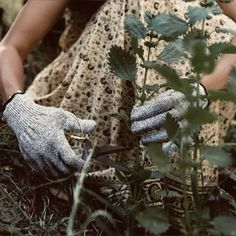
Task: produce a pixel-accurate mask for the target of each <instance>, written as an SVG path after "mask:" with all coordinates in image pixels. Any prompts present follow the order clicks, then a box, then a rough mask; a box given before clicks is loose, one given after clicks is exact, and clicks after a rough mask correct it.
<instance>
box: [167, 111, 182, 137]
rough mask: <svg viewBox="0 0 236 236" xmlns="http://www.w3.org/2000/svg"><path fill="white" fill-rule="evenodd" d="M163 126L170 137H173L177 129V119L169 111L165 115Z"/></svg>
mask: <svg viewBox="0 0 236 236" xmlns="http://www.w3.org/2000/svg"><path fill="white" fill-rule="evenodd" d="M165 128H166V131H167V134H168V137H169V138H170V139H173V138H174V137H175V135H176V134H177V132H178V130H179V125H178V123H177V121H176V120H175V118H173V117H172V116H171V115H170V114H169V113H167V115H166V123H165Z"/></svg>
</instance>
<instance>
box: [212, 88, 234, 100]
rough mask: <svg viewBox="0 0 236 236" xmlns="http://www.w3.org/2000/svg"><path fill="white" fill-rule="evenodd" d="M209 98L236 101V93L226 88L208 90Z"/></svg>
mask: <svg viewBox="0 0 236 236" xmlns="http://www.w3.org/2000/svg"><path fill="white" fill-rule="evenodd" d="M208 98H209V99H210V100H211V101H216V100H220V101H232V102H236V95H235V94H234V93H232V92H228V91H225V90H215V91H208Z"/></svg>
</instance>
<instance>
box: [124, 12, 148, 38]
mask: <svg viewBox="0 0 236 236" xmlns="http://www.w3.org/2000/svg"><path fill="white" fill-rule="evenodd" d="M125 28H126V29H127V30H128V32H129V34H130V35H131V36H133V37H136V38H139V39H144V38H145V37H146V34H147V30H146V28H145V26H144V25H143V23H142V22H141V21H140V20H139V19H138V17H136V16H135V15H126V17H125Z"/></svg>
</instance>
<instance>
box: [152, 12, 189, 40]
mask: <svg viewBox="0 0 236 236" xmlns="http://www.w3.org/2000/svg"><path fill="white" fill-rule="evenodd" d="M149 27H150V28H151V29H152V30H154V31H156V32H157V33H158V34H160V35H162V36H164V37H177V36H179V35H182V34H184V33H186V32H187V30H188V24H187V22H186V21H185V20H183V19H181V18H179V17H177V16H175V15H172V14H166V13H162V14H159V15H157V16H156V17H154V18H153V19H151V20H150V24H149Z"/></svg>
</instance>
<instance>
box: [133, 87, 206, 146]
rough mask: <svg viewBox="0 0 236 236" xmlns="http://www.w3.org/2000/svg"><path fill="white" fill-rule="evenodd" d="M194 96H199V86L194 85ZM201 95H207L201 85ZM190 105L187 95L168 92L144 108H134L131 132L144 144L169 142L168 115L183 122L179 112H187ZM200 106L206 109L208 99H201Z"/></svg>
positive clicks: (145, 104) (146, 104) (173, 91)
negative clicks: (166, 127) (166, 126)
mask: <svg viewBox="0 0 236 236" xmlns="http://www.w3.org/2000/svg"><path fill="white" fill-rule="evenodd" d="M192 86H193V93H192V96H196V94H197V84H193V85H192ZM199 95H200V96H203V95H206V91H205V88H204V87H203V86H202V85H201V84H200V86H199ZM189 105H190V103H189V101H188V100H187V99H186V97H185V95H184V94H183V93H181V92H178V91H175V90H172V89H171V90H167V91H166V92H164V93H161V94H160V95H159V96H157V97H156V98H154V99H153V100H151V101H148V102H146V103H144V105H142V106H134V108H133V110H132V112H131V121H132V126H131V130H132V132H134V133H135V134H138V135H140V136H142V138H141V141H142V143H144V144H147V143H152V142H159V143H164V142H168V141H169V138H168V135H167V132H166V129H165V123H166V115H167V113H169V114H171V115H172V116H173V117H174V118H175V119H176V120H181V113H180V112H179V110H181V111H182V112H183V111H186V110H187V108H188V107H189ZM199 105H200V107H202V108H205V107H206V106H207V105H208V101H207V99H206V98H200V100H199Z"/></svg>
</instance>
